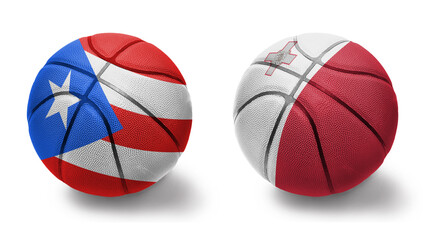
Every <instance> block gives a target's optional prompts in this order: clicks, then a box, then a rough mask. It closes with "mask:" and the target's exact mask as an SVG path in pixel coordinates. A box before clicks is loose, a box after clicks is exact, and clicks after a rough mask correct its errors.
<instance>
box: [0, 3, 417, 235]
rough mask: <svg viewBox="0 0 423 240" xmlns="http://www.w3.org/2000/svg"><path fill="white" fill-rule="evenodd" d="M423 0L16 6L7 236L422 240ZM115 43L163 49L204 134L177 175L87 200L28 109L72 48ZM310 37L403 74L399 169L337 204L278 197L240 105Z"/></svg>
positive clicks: (12, 8)
mask: <svg viewBox="0 0 423 240" xmlns="http://www.w3.org/2000/svg"><path fill="white" fill-rule="evenodd" d="M421 10H422V6H421V1H405V0H403V1H387V0H386V1H372V0H366V1H359V0H348V1H340V0H338V1H323V0H319V1H300V0H295V1H283V0H279V1H259V0H255V1H229V0H226V1H181V0H179V1H155V0H149V1H133V2H129V1H123V0H116V1H96V2H94V1H88V0H86V1H51V2H42V1H28V2H20V1H3V2H2V3H1V4H0V24H1V38H0V41H1V44H0V47H1V52H0V53H1V58H0V70H1V80H0V81H1V94H0V98H1V99H0V100H1V101H0V103H1V118H0V121H1V122H0V127H1V131H0V133H1V138H0V141H1V144H0V146H1V165H0V184H1V185H0V186H1V197H0V221H1V224H0V238H1V239H12V238H13V239H17V238H20V239H24V238H25V239H76V238H78V239H92V238H94V237H96V238H102V239H107V238H110V239H112V238H113V239H116V238H119V239H135V238H137V239H217V238H219V239H232V238H236V239H375V238H378V239H396V238H402V239H422V237H423V235H422V233H421V227H422V220H423V217H422V214H423V187H422V183H423V161H422V160H423V158H422V155H421V149H422V146H421V145H422V140H421V139H422V136H423V129H422V124H421V121H422V105H423V103H422V93H421V92H422V87H423V83H422V82H423V79H422V74H421V71H422V63H423V62H422V58H421V57H422V55H423V47H422V46H423V42H422V40H423V34H422V23H423V17H422V16H423V15H422V13H421ZM101 32H120V33H126V34H130V35H134V36H137V37H139V38H141V39H143V40H145V41H148V42H151V43H153V44H155V45H156V46H158V47H159V48H160V49H161V50H163V51H164V52H165V53H167V54H168V55H169V56H170V57H171V58H172V59H173V61H174V62H175V63H176V65H177V66H178V67H179V69H180V70H181V72H182V74H183V75H184V77H185V79H186V81H187V85H188V89H189V91H190V93H191V99H192V104H193V114H194V115H193V127H192V133H191V137H190V141H189V143H188V146H187V148H186V151H185V153H184V154H183V155H182V157H181V158H180V160H179V162H178V164H177V166H176V167H175V169H174V170H173V171H172V172H171V173H170V174H169V175H168V176H167V177H165V178H164V179H162V180H161V181H160V182H159V183H157V184H156V185H154V186H153V187H151V188H150V189H147V190H145V191H143V192H140V193H137V194H132V195H128V196H124V197H119V198H103V197H96V196H91V195H87V194H84V193H80V192H77V191H75V190H73V189H71V188H69V187H68V186H67V185H65V184H63V183H62V182H60V181H59V180H57V179H56V178H55V177H54V176H53V175H52V174H51V173H49V171H48V170H47V169H46V168H45V167H44V165H43V164H42V162H41V160H40V159H39V158H38V156H37V154H36V152H35V150H34V149H33V147H32V144H31V141H30V138H29V134H28V125H27V122H26V105H27V100H28V96H29V91H30V88H31V85H32V82H33V80H34V79H35V76H36V75H37V73H38V71H39V70H40V69H41V68H42V67H43V65H44V64H45V62H46V61H47V59H48V58H49V57H50V56H51V55H52V54H53V53H55V52H56V51H57V50H59V49H60V48H61V47H62V46H64V45H65V44H67V43H69V42H71V41H73V40H75V39H77V38H80V37H83V36H88V35H93V34H95V33H101ZM307 32H325V33H332V34H336V35H340V36H343V37H345V38H348V39H350V40H352V41H354V42H357V43H359V44H361V45H362V46H364V47H365V48H366V49H368V50H369V51H370V52H371V53H372V54H373V55H375V56H376V58H378V60H379V61H380V62H381V63H382V65H383V66H384V67H385V69H386V70H387V72H388V74H389V75H390V77H391V79H392V82H393V85H394V89H395V91H396V93H397V97H398V103H399V126H398V131H397V137H396V140H395V142H394V145H393V148H392V150H391V152H390V153H389V155H388V156H387V158H386V159H385V163H384V164H383V165H382V166H381V168H380V169H379V170H378V171H377V172H376V173H375V174H374V175H373V176H371V177H370V178H369V179H368V180H367V181H365V182H364V183H362V184H361V185H359V186H358V187H356V188H354V189H352V190H350V191H348V192H345V193H341V194H336V195H333V196H329V197H321V198H310V197H304V196H297V195H293V194H290V193H287V192H284V191H282V190H279V189H277V188H275V187H273V186H272V185H271V184H269V183H268V182H266V181H265V180H264V179H262V178H261V177H260V176H259V175H258V174H257V173H256V172H255V171H254V169H253V168H252V167H251V166H250V165H249V163H248V162H247V160H246V159H245V158H244V156H243V154H242V153H241V150H240V148H239V146H238V143H237V141H236V138H235V134H234V128H233V120H232V107H233V102H234V97H235V91H236V88H237V85H238V82H239V80H240V78H241V76H242V74H243V72H244V70H245V69H246V68H247V67H248V66H249V64H250V63H251V61H252V60H253V59H254V58H255V56H256V55H258V54H259V53H260V52H261V51H263V50H264V49H265V48H267V47H268V46H269V45H270V44H273V43H274V42H276V41H278V40H280V39H283V38H285V37H289V36H292V35H298V34H301V33H307Z"/></svg>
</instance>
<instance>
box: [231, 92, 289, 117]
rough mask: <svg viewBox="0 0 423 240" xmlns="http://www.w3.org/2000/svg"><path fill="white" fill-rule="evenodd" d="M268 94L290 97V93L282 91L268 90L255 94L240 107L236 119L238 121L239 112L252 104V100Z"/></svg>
mask: <svg viewBox="0 0 423 240" xmlns="http://www.w3.org/2000/svg"><path fill="white" fill-rule="evenodd" d="M268 95H276V96H283V97H284V98H286V97H288V96H289V95H288V94H285V93H283V92H281V91H266V92H261V93H259V94H257V95H254V96H253V97H251V98H250V99H248V101H246V102H245V103H244V104H243V105H242V106H241V107H240V108H238V111H237V113H236V116H235V117H234V121H236V119H237V118H238V115H239V113H240V112H241V111H242V110H243V109H244V108H245V107H246V106H247V105H248V104H250V103H251V102H252V101H254V100H256V99H257V98H260V97H264V96H268Z"/></svg>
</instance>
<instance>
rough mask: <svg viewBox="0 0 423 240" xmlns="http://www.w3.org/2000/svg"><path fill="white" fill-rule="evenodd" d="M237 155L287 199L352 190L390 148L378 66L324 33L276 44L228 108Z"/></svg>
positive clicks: (393, 120)
mask: <svg viewBox="0 0 423 240" xmlns="http://www.w3.org/2000/svg"><path fill="white" fill-rule="evenodd" d="M234 122H235V129H236V134H237V137H238V140H239V144H240V146H241V149H242V150H243V152H244V153H245V156H246V157H247V159H248V160H249V162H250V163H251V165H252V166H253V167H254V168H255V169H256V170H257V172H258V173H259V174H260V175H261V176H262V177H264V178H265V179H266V180H268V181H269V182H270V183H272V184H273V185H275V186H276V187H278V188H280V189H283V190H286V191H289V192H291V193H296V194H301V195H308V196H325V195H330V194H335V193H340V192H344V191H347V190H348V189H351V188H353V187H354V186H356V185H358V184H360V183H361V182H362V181H364V180H365V179H366V178H368V177H369V176H370V175H371V174H373V173H374V172H375V171H376V170H377V169H378V168H379V166H380V165H381V164H382V163H383V160H384V159H385V156H386V155H387V154H388V152H389V150H390V149H391V147H392V144H393V142H394V138H395V133H396V128H397V123H398V106H397V99H396V95H395V92H394V89H393V87H392V82H391V80H390V78H389V76H388V74H387V73H386V71H385V69H384V68H383V67H382V65H381V64H380V63H379V61H378V60H377V59H376V58H375V57H374V56H373V55H371V54H370V53H369V52H368V51H367V50H366V49H364V48H363V47H362V46H360V45H358V44H357V43H354V42H351V41H349V40H347V39H344V38H342V37H338V36H334V35H329V34H317V33H313V34H303V35H299V36H296V37H290V38H287V39H283V40H281V41H279V42H277V43H275V44H274V45H272V46H270V47H269V48H268V49H266V50H265V51H263V52H262V53H261V54H259V55H258V56H257V58H256V59H255V60H254V61H253V63H252V64H251V65H250V67H249V68H248V69H247V70H246V72H245V74H244V76H243V78H242V80H241V83H240V85H239V88H238V92H237V97H236V101H235V108H234Z"/></svg>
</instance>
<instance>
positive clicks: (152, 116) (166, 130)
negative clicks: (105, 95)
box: [98, 78, 181, 152]
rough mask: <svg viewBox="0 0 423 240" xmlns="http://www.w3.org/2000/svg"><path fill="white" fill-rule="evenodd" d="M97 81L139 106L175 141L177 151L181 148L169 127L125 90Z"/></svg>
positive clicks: (100, 80)
mask: <svg viewBox="0 0 423 240" xmlns="http://www.w3.org/2000/svg"><path fill="white" fill-rule="evenodd" d="M98 81H99V82H100V83H102V84H104V85H106V86H107V87H109V88H110V89H112V90H113V91H115V92H117V93H118V94H120V95H121V96H123V97H124V98H126V99H128V100H129V101H130V102H132V103H133V104H134V105H135V106H137V107H138V108H140V109H141V110H142V111H144V112H145V113H147V115H148V116H150V117H151V118H152V119H153V120H154V121H155V122H156V123H157V124H158V125H159V126H160V127H161V128H162V129H163V130H164V131H165V132H166V133H167V134H168V135H169V137H170V138H171V139H172V141H173V142H174V143H175V145H176V148H177V149H178V151H179V152H181V148H180V145H179V142H178V140H177V139H176V137H175V135H173V133H172V132H171V131H170V130H169V128H168V127H167V126H166V125H165V124H164V123H163V122H162V121H160V119H158V118H157V117H156V116H155V115H154V114H153V113H152V112H151V111H149V110H148V109H147V108H145V107H144V106H143V105H141V103H139V102H138V101H136V100H135V99H133V98H132V97H131V96H129V95H128V94H127V93H126V92H124V91H122V90H121V89H120V88H118V87H116V86H115V85H113V84H112V83H110V82H108V81H106V80H104V79H102V78H98Z"/></svg>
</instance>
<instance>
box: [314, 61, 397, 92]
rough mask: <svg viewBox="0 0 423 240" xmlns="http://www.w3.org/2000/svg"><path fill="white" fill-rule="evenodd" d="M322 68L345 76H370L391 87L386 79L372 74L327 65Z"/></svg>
mask: <svg viewBox="0 0 423 240" xmlns="http://www.w3.org/2000/svg"><path fill="white" fill-rule="evenodd" d="M322 67H324V68H328V69H330V70H333V71H337V72H342V73H347V74H353V75H365V76H370V77H374V78H377V79H379V80H382V81H383V82H386V83H387V84H389V86H391V87H392V84H391V83H390V82H389V80H388V79H386V78H384V77H381V76H379V75H376V74H374V73H369V72H362V71H353V70H347V69H342V68H338V67H334V66H331V65H328V64H324V65H322Z"/></svg>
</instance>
